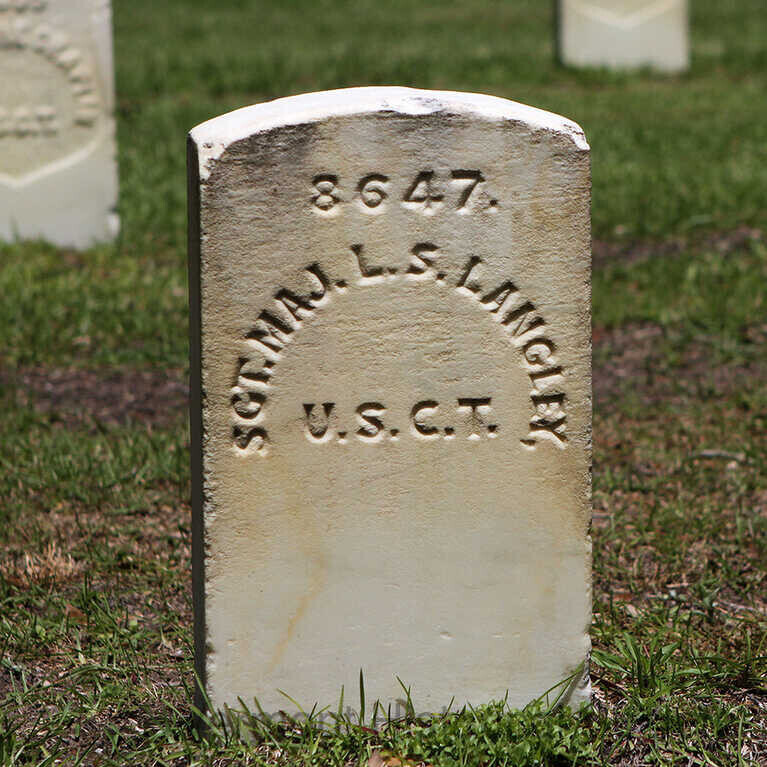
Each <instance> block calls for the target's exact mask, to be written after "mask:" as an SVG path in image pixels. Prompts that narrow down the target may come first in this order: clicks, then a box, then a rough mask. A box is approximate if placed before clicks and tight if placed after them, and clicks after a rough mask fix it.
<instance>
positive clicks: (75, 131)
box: [0, 2, 101, 178]
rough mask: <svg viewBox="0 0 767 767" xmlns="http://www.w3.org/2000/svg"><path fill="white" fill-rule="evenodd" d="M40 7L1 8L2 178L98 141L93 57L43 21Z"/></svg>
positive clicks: (98, 108)
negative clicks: (94, 139)
mask: <svg viewBox="0 0 767 767" xmlns="http://www.w3.org/2000/svg"><path fill="white" fill-rule="evenodd" d="M47 9H48V4H47V3H43V2H28V3H21V2H19V3H9V2H6V3H5V4H4V6H3V5H0V73H1V74H2V77H1V78H0V105H2V106H0V175H6V176H9V177H11V178H13V177H19V176H22V175H25V174H29V173H31V172H32V171H34V170H36V169H38V168H41V167H44V166H46V165H48V164H49V163H51V162H52V161H54V160H58V159H60V158H62V157H65V156H66V155H68V154H70V153H71V152H73V151H75V150H77V149H79V148H81V147H82V146H84V145H86V144H87V143H88V142H89V141H91V140H92V139H93V138H94V137H95V135H96V129H97V125H98V122H99V117H100V114H101V101H100V95H99V87H98V83H97V80H96V75H95V72H94V65H93V62H92V60H91V58H90V54H89V53H88V52H87V51H85V50H83V49H82V48H80V47H79V46H78V45H77V44H76V43H74V42H72V39H71V36H70V35H69V34H67V32H66V31H62V30H60V29H58V28H56V26H54V25H53V24H52V23H49V21H48V20H47V18H46V14H45V11H46V10H47Z"/></svg>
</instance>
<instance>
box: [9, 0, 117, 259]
mask: <svg viewBox="0 0 767 767" xmlns="http://www.w3.org/2000/svg"><path fill="white" fill-rule="evenodd" d="M110 17H111V14H110V5H109V2H108V0H0V73H2V85H0V239H2V240H14V239H16V238H37V237H42V238H45V239H47V240H49V241H50V242H53V243H55V244H57V245H61V246H72V247H87V246H88V245H91V244H93V243H94V242H98V241H103V240H109V239H112V238H113V237H114V236H115V234H116V233H117V229H118V219H117V214H116V213H115V205H116V203H117V164H116V157H115V136H114V132H115V126H114V117H113V107H114V84H113V79H114V76H113V69H112V34H111V18H110Z"/></svg>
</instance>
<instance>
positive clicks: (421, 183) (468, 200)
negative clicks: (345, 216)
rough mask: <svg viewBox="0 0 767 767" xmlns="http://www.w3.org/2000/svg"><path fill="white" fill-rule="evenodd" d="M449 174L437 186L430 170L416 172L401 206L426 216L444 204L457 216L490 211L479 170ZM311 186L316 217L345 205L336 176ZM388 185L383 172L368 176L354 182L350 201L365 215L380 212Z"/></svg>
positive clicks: (315, 180) (492, 204)
mask: <svg viewBox="0 0 767 767" xmlns="http://www.w3.org/2000/svg"><path fill="white" fill-rule="evenodd" d="M449 173H450V177H449V179H447V184H445V183H443V184H439V183H437V181H436V180H435V176H436V175H437V174H435V172H434V171H433V170H424V171H421V172H420V173H418V174H417V175H416V177H415V179H414V180H413V181H412V182H411V183H410V184H409V185H408V186H407V187H406V188H405V190H404V192H403V194H402V198H401V204H402V206H403V207H405V208H408V209H410V210H414V211H417V212H420V213H422V214H425V215H430V214H433V213H435V212H436V211H437V210H439V209H440V208H442V207H443V206H444V205H445V204H448V206H449V207H452V208H453V210H455V211H456V212H458V213H472V212H474V211H475V210H480V209H483V208H489V209H494V208H495V207H496V206H497V205H498V200H496V199H494V198H491V197H490V196H489V195H488V194H487V193H486V192H484V191H482V186H483V185H484V183H485V177H484V176H483V175H482V172H481V171H478V170H452V171H450V172H449ZM312 183H313V186H314V192H313V194H312V197H311V199H312V205H313V208H314V210H315V211H316V212H317V213H320V214H334V213H337V212H338V206H339V204H341V203H343V202H345V199H344V197H345V194H344V192H343V190H342V189H341V186H340V184H339V180H338V176H336V175H335V174H332V173H320V174H319V175H317V176H315V177H314V178H313V179H312ZM391 185H392V182H390V179H389V177H388V176H385V175H384V174H383V173H369V174H367V175H366V176H363V177H362V178H360V180H359V182H358V183H357V186H356V189H355V193H354V201H355V202H356V203H357V206H358V207H359V208H360V209H361V210H363V211H365V212H367V213H381V212H383V210H384V208H385V207H386V206H385V205H384V203H385V201H386V200H387V199H388V198H389V195H390V193H391V190H390V186H391ZM453 190H455V192H456V193H454V194H453V195H452V196H451V197H450V199H448V200H447V201H446V199H445V198H446V196H449V193H450V192H451V191H453Z"/></svg>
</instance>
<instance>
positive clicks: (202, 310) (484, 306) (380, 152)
mask: <svg viewBox="0 0 767 767" xmlns="http://www.w3.org/2000/svg"><path fill="white" fill-rule="evenodd" d="M189 151H190V154H189V173H190V187H189V188H190V285H191V287H190V290H191V308H192V365H191V367H192V371H193V372H192V380H193V383H192V433H193V470H192V473H193V483H194V484H193V498H194V501H193V515H194V533H193V538H194V551H193V562H194V594H195V615H196V618H195V642H196V654H197V668H198V672H199V674H200V678H201V679H202V680H203V682H204V685H205V687H206V689H207V693H208V695H209V696H210V700H211V702H212V704H213V706H214V707H216V708H221V707H223V706H224V704H228V705H229V706H232V707H235V708H236V707H237V706H238V698H242V700H244V701H245V702H246V703H248V704H249V705H250V706H251V707H252V701H253V698H254V697H257V698H258V700H259V702H260V704H261V706H262V707H263V709H264V711H265V712H266V713H268V714H273V713H275V712H277V711H279V710H280V709H284V710H288V711H290V710H292V704H291V703H290V701H289V700H288V699H287V698H285V697H284V696H283V695H282V694H281V693H280V692H279V691H283V692H285V693H287V694H288V695H290V696H291V697H293V698H294V699H296V700H297V701H298V702H299V703H301V704H302V705H304V706H306V707H307V710H309V708H311V706H312V705H313V704H314V703H315V702H318V703H319V704H320V706H324V705H330V706H333V705H335V704H337V702H338V699H339V693H340V690H341V687H342V685H343V686H344V689H345V690H346V701H347V702H352V703H354V700H353V699H354V698H355V697H356V696H355V695H352V694H351V692H352V691H355V690H357V689H358V683H359V682H358V680H359V673H360V670H362V673H363V678H364V684H365V689H366V696H367V700H368V705H369V704H370V701H372V700H380V701H381V702H382V704H383V705H384V706H387V705H389V704H391V705H392V706H393V707H394V708H393V709H392V710H393V711H394V712H396V711H397V705H398V703H397V701H401V698H402V697H403V693H402V689H401V687H400V685H399V683H398V681H397V677H399V678H400V679H402V680H403V682H405V683H406V684H408V685H410V686H411V687H412V691H413V695H414V699H415V701H416V703H417V705H418V707H419V710H423V711H438V710H440V708H441V707H444V706H447V705H448V704H449V702H450V700H451V698H453V697H454V698H455V702H456V704H458V705H459V706H460V705H462V704H463V703H465V702H467V701H468V702H471V703H472V704H478V703H482V702H487V701H489V700H491V699H498V698H501V697H503V696H505V695H506V693H507V691H508V695H509V701H510V703H511V704H512V705H518V706H521V705H524V704H526V703H528V702H529V701H530V700H531V699H533V698H535V697H537V696H540V695H541V694H543V693H544V692H545V691H546V690H548V689H549V688H550V687H552V686H553V685H556V684H557V683H558V682H561V681H563V680H565V679H567V680H568V683H567V685H566V691H565V697H566V698H567V699H569V701H570V702H571V703H572V704H573V705H575V704H578V703H580V702H581V701H583V700H586V699H587V698H588V696H589V690H590V688H589V682H588V674H587V671H586V670H585V661H586V659H587V656H588V653H589V647H590V645H589V635H588V630H589V621H590V607H591V595H590V561H591V560H590V541H589V538H588V525H589V520H590V484H589V483H590V450H591V426H590V417H591V388H590V383H591V378H590V348H591V347H590V303H589V301H590V218H589V192H590V186H589V185H590V175H589V149H588V145H587V143H586V140H585V138H584V135H583V133H582V131H581V130H580V128H579V127H578V126H577V125H575V124H574V123H572V122H570V121H569V120H566V119H564V118H562V117H558V116H556V115H553V114H549V113H547V112H543V111H540V110H537V109H533V108H530V107H527V106H523V105H521V104H516V103H513V102H510V101H506V100H504V99H499V98H494V97H491V96H482V95H476V94H464V93H449V92H437V91H420V90H410V89H407V88H355V89H349V90H341V91H330V92H324V93H315V94H307V95H303V96H295V97H291V98H286V99H281V100H278V101H274V102H271V103H266V104H260V105H256V106H252V107H248V108H245V109H240V110H238V111H235V112H232V113H230V114H226V115H223V116H221V117H218V118H216V119H213V120H210V121H209V122H206V123H203V124H202V125H200V126H198V127H196V128H195V129H194V130H193V131H192V132H191V134H190V142H189ZM369 710H370V709H369V708H368V711H369ZM399 710H400V711H401V709H399Z"/></svg>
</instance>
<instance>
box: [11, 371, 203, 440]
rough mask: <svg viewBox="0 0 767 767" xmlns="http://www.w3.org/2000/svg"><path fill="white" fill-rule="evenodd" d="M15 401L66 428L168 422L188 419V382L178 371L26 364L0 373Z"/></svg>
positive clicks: (162, 424)
mask: <svg viewBox="0 0 767 767" xmlns="http://www.w3.org/2000/svg"><path fill="white" fill-rule="evenodd" d="M0 384H5V385H8V386H12V387H13V388H14V389H15V390H16V395H17V397H18V400H19V405H20V406H22V407H25V406H31V407H34V408H35V409H36V410H37V411H38V412H42V413H47V414H50V416H51V417H52V419H53V420H54V421H58V422H60V423H62V424H63V425H64V426H68V427H78V426H79V427H82V426H88V425H92V424H93V423H94V422H95V423H103V424H107V425H116V424H126V423H129V422H131V421H137V422H141V423H145V424H147V425H153V426H166V425H169V424H171V423H175V422H177V421H178V420H179V419H182V418H184V417H186V412H187V401H188V384H187V382H186V381H185V380H184V378H183V373H182V371H180V370H170V371H162V372H159V371H152V370H124V369H118V370H107V371H104V370H79V369H71V370H67V369H52V370H51V369H45V368H25V369H21V370H18V371H15V372H13V373H11V372H9V371H0Z"/></svg>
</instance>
